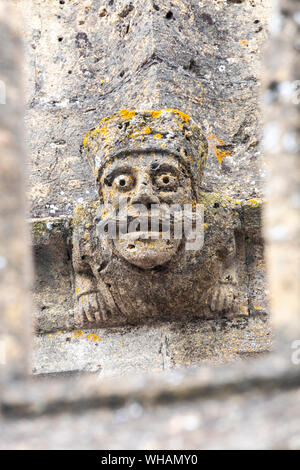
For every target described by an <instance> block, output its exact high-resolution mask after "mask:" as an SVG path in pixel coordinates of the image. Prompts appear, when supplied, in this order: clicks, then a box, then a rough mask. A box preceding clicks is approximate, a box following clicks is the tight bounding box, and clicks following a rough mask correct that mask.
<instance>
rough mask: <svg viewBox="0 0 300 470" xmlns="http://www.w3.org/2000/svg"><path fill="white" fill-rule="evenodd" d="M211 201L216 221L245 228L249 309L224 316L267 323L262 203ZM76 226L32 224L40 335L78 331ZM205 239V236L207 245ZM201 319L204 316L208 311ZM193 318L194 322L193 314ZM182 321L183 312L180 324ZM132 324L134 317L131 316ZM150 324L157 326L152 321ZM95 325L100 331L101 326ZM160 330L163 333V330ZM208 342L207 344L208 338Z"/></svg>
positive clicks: (241, 263)
mask: <svg viewBox="0 0 300 470" xmlns="http://www.w3.org/2000/svg"><path fill="white" fill-rule="evenodd" d="M206 202H207V207H208V208H209V213H211V215H212V216H214V217H216V216H218V212H219V211H225V210H226V211H227V212H226V214H227V216H226V217H227V218H226V220H227V221H232V220H234V219H236V217H237V216H238V218H239V220H240V223H241V225H242V233H241V234H240V239H239V245H240V247H239V256H238V257H237V258H236V259H237V263H238V267H239V271H238V281H239V283H240V286H243V288H244V289H245V291H246V292H244V294H245V295H246V299H247V305H246V306H244V310H240V311H239V312H236V313H234V312H227V314H225V315H223V316H225V317H227V318H228V317H236V316H239V315H241V314H242V315H243V316H245V317H248V316H249V317H251V318H253V319H255V318H257V317H261V318H262V319H264V318H266V315H267V312H268V301H267V292H266V290H265V280H264V259H263V241H262V236H261V206H262V204H261V201H259V200H253V201H251V202H247V203H245V204H238V203H236V204H234V202H233V201H230V200H227V199H222V198H220V196H218V195H211V196H210V198H209V199H208V200H207V201H206ZM215 204H218V207H214V205H215ZM222 204H223V205H224V206H225V207H223V206H222ZM214 220H215V219H214ZM226 223H228V222H226ZM73 225H74V223H73V222H72V219H71V218H68V217H64V218H50V219H39V220H34V221H32V224H31V227H32V239H33V245H34V253H35V266H36V272H37V273H38V276H36V280H35V289H34V300H35V305H36V320H35V325H36V329H37V331H38V332H40V333H42V332H48V333H51V332H53V331H57V330H59V329H67V330H70V329H72V328H73V329H74V328H75V327H76V315H75V312H76V303H75V302H74V301H75V296H73V293H74V292H75V279H74V272H73V268H72V264H71V258H72V244H71V240H72V236H73V235H72V233H73V228H72V227H73ZM213 225H214V227H215V230H216V233H217V234H218V233H220V232H219V230H220V227H218V226H215V225H216V222H215V221H214V222H213ZM217 225H218V224H217ZM206 236H207V235H206V232H205V234H204V242H205V241H206ZM215 236H216V235H215V234H214V233H213V231H212V233H211V238H212V239H214V237H215ZM208 241H209V237H208ZM63 260H65V262H63ZM53 292H56V294H57V295H59V302H57V300H56V297H55V296H54V295H53ZM199 315H201V312H199V313H197V312H195V314H194V316H195V317H197V316H199ZM202 315H204V312H203V311H202ZM209 316H212V315H211V314H210V315H208V317H209ZM190 317H191V318H193V316H192V315H191V316H190ZM213 317H215V319H216V320H217V318H219V315H217V318H216V316H215V315H213ZM163 318H164V316H163V312H162V311H161V315H160V319H163ZM181 318H182V317H181ZM181 318H180V312H179V319H181ZM116 320H117V321H116V323H115V324H118V317H117V319H116ZM133 320H134V317H132V321H133ZM137 320H138V323H141V322H149V319H147V312H146V313H145V318H143V317H141V316H139V315H138V316H137ZM150 320H151V319H150ZM165 320H167V321H168V318H165ZM151 321H152V323H153V320H151ZM221 324H222V322H221ZM92 325H93V323H92ZM83 326H84V327H85V328H89V327H91V323H89V322H87V323H85V324H84V325H83ZM94 326H97V324H95V325H94ZM157 327H158V328H159V326H157ZM203 340H204V341H205V337H204V338H203ZM212 341H213V338H212ZM224 344H226V341H224ZM213 349H214V348H213ZM262 350H264V348H262Z"/></svg>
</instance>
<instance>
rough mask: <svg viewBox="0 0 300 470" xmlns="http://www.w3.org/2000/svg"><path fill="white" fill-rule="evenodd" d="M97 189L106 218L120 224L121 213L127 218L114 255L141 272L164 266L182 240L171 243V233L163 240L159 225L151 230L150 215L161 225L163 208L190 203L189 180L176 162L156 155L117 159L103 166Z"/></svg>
mask: <svg viewBox="0 0 300 470" xmlns="http://www.w3.org/2000/svg"><path fill="white" fill-rule="evenodd" d="M100 188H101V189H100V192H101V195H102V198H103V201H104V207H105V210H106V213H107V214H108V216H109V213H110V212H111V211H112V209H113V210H114V211H115V213H116V214H117V215H118V219H119V220H123V219H122V217H123V215H124V214H125V212H127V215H128V218H127V221H128V226H127V231H128V232H129V233H126V235H124V237H117V238H116V239H114V240H113V243H114V247H115V249H116V251H117V252H118V254H119V255H121V256H122V257H123V258H125V259H126V260H127V261H128V262H130V263H132V264H134V265H136V266H139V267H140V268H144V269H149V268H153V267H155V266H158V265H163V264H165V263H166V262H168V261H169V260H170V259H171V258H172V256H173V255H174V254H175V253H176V252H177V250H178V248H179V246H180V244H181V242H182V240H177V239H174V237H172V232H171V236H170V237H169V239H163V238H162V231H163V230H164V227H163V226H162V225H161V224H159V225H158V226H156V227H155V229H154V230H153V227H151V224H150V211H151V210H152V216H153V213H154V214H157V216H158V217H157V219H159V220H160V221H161V213H162V211H163V207H164V205H166V204H167V205H168V206H170V205H172V204H179V205H180V206H181V207H182V206H183V204H186V203H191V202H192V186H191V180H190V178H189V177H188V176H187V175H186V174H185V171H184V168H183V167H182V165H181V163H180V162H179V160H178V159H177V158H176V157H174V156H172V155H166V154H158V153H155V154H154V153H141V154H134V155H128V156H124V157H121V158H118V160H116V161H114V162H112V163H110V164H108V165H107V166H106V168H105V170H104V172H103V174H102V177H101V180H100ZM145 219H147V220H145ZM145 227H146V228H148V231H147V233H146V232H145Z"/></svg>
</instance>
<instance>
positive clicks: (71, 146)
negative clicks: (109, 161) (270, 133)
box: [18, 0, 271, 217]
mask: <svg viewBox="0 0 300 470" xmlns="http://www.w3.org/2000/svg"><path fill="white" fill-rule="evenodd" d="M270 3H271V2H270V0H263V1H256V0H251V1H244V2H242V3H236V2H228V1H227V0H220V1H213V0H203V1H201V2H199V1H198V0H191V1H189V2H188V6H187V4H186V1H183V0H176V1H173V2H169V1H167V2H166V1H161V0H158V1H156V2H155V3H153V2H150V1H149V2H144V1H143V0H138V1H135V2H134V3H133V2H132V3H130V2H129V1H127V0H117V1H114V2H111V1H108V0H94V1H91V0H84V1H73V0H72V1H71V0H65V1H64V2H60V1H59V0H20V1H19V2H18V4H19V6H20V8H21V10H22V15H23V19H24V32H25V37H26V44H27V45H26V54H27V56H26V64H27V75H28V94H27V96H28V98H27V99H28V109H27V114H26V123H27V129H28V137H27V141H28V146H29V152H30V156H31V167H30V182H29V192H30V198H31V202H32V213H33V215H34V216H35V217H44V216H48V215H52V216H53V215H59V214H70V213H71V212H72V210H73V208H74V207H75V206H76V205H77V204H78V203H79V202H80V201H81V200H82V199H85V198H86V197H94V196H95V194H96V193H95V189H94V185H93V178H92V176H91V174H90V172H89V169H88V165H87V163H86V162H85V160H84V158H83V157H82V155H81V153H80V146H81V144H82V136H84V134H85V133H86V131H87V130H89V129H91V128H92V127H93V126H94V125H96V124H97V123H98V121H99V119H100V118H102V117H105V116H107V115H110V114H112V113H114V112H115V111H116V110H118V109H123V108H125V109H147V108H150V109H151V108H152V109H161V108H176V109H180V110H182V111H184V112H186V113H187V114H189V115H190V116H192V117H193V118H194V120H195V121H196V122H197V123H199V124H200V125H201V126H202V127H203V129H204V130H205V132H206V135H207V137H208V140H209V143H210V154H209V160H208V165H207V170H206V174H205V178H204V180H203V189H204V190H205V191H214V192H219V191H221V192H224V193H226V194H227V195H229V196H230V195H231V196H233V197H235V198H247V197H248V198H253V197H254V198H255V197H257V196H261V183H262V180H263V175H264V172H263V171H261V170H260V169H259V165H260V151H259V148H258V142H259V139H260V125H259V107H258V95H259V84H260V69H261V53H262V52H263V48H264V45H265V42H266V38H267V33H266V23H267V18H268V14H269V6H270Z"/></svg>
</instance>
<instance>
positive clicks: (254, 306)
mask: <svg viewBox="0 0 300 470" xmlns="http://www.w3.org/2000/svg"><path fill="white" fill-rule="evenodd" d="M253 308H254V310H262V308H261V307H259V306H258V305H253Z"/></svg>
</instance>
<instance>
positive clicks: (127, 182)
mask: <svg viewBox="0 0 300 470" xmlns="http://www.w3.org/2000/svg"><path fill="white" fill-rule="evenodd" d="M114 185H115V186H116V187H117V188H118V189H120V190H124V191H129V189H131V188H132V187H133V186H134V178H133V176H131V175H126V174H125V175H119V176H117V177H116V178H115V179H114Z"/></svg>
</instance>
